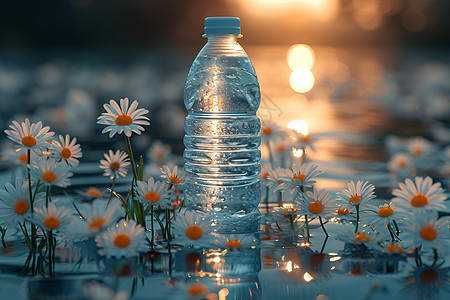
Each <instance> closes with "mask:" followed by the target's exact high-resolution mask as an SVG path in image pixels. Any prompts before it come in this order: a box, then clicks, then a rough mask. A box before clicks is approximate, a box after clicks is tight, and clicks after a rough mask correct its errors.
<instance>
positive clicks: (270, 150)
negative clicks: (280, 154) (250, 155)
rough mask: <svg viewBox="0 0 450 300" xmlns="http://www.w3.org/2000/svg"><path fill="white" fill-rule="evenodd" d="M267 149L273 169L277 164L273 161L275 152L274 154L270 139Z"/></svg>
mask: <svg viewBox="0 0 450 300" xmlns="http://www.w3.org/2000/svg"><path fill="white" fill-rule="evenodd" d="M267 149H268V150H269V162H270V167H271V168H272V169H273V168H274V167H275V164H274V162H273V154H272V148H270V141H268V142H267Z"/></svg>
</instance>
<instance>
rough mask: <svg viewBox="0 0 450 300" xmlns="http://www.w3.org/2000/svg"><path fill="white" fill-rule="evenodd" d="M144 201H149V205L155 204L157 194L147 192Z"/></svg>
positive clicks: (157, 198)
mask: <svg viewBox="0 0 450 300" xmlns="http://www.w3.org/2000/svg"><path fill="white" fill-rule="evenodd" d="M144 198H145V200H147V201H150V202H151V203H156V202H158V201H159V198H160V197H159V194H158V193H155V192H148V193H147V194H145V196H144Z"/></svg>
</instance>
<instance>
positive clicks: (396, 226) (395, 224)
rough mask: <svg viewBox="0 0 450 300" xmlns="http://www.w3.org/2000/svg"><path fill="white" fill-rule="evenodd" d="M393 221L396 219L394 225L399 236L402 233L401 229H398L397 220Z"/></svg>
mask: <svg viewBox="0 0 450 300" xmlns="http://www.w3.org/2000/svg"><path fill="white" fill-rule="evenodd" d="M393 221H394V226H395V231H396V235H397V237H398V235H399V234H400V229H398V225H397V222H396V221H395V220H393Z"/></svg>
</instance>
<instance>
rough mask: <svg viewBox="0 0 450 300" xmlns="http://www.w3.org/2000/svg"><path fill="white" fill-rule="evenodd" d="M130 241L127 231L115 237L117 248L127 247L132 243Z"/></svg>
mask: <svg viewBox="0 0 450 300" xmlns="http://www.w3.org/2000/svg"><path fill="white" fill-rule="evenodd" d="M130 242H131V239H130V237H129V236H128V234H125V233H121V234H118V235H117V236H116V237H115V238H114V245H116V247H117V248H126V247H128V245H129V244H130Z"/></svg>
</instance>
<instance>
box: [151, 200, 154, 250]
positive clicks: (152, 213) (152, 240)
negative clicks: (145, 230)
mask: <svg viewBox="0 0 450 300" xmlns="http://www.w3.org/2000/svg"><path fill="white" fill-rule="evenodd" d="M150 213H151V217H152V223H151V226H152V227H151V228H152V239H151V241H150V246H151V247H152V251H154V241H155V232H154V230H153V219H154V214H155V209H154V208H153V205H150Z"/></svg>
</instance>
